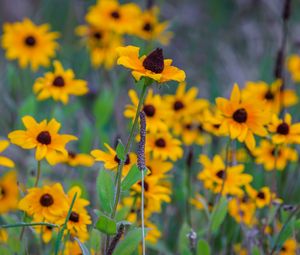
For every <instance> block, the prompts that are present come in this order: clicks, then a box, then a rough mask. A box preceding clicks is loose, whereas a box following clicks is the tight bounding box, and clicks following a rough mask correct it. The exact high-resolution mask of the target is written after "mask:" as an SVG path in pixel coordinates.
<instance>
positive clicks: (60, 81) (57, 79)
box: [52, 75, 65, 87]
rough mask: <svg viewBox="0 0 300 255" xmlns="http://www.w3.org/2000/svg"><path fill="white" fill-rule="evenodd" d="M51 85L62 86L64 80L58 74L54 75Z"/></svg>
mask: <svg viewBox="0 0 300 255" xmlns="http://www.w3.org/2000/svg"><path fill="white" fill-rule="evenodd" d="M52 85H53V86H55V87H63V86H65V80H64V78H63V77H61V76H60V75H59V76H56V77H55V79H54V80H53V82H52Z"/></svg>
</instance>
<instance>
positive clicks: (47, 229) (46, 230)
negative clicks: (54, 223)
mask: <svg viewBox="0 0 300 255" xmlns="http://www.w3.org/2000/svg"><path fill="white" fill-rule="evenodd" d="M33 222H35V220H33ZM48 223H50V222H48ZM34 229H35V231H36V232H37V233H38V234H40V235H41V236H42V239H43V242H44V243H49V242H50V241H51V239H52V236H53V235H54V234H55V233H57V232H58V228H53V227H51V226H37V227H34Z"/></svg>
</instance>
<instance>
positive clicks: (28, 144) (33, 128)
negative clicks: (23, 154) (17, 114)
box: [8, 116, 77, 165]
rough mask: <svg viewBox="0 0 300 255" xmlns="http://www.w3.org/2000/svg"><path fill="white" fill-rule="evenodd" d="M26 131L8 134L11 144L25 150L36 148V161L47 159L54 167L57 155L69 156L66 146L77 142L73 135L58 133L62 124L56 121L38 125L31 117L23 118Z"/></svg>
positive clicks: (45, 121)
mask: <svg viewBox="0 0 300 255" xmlns="http://www.w3.org/2000/svg"><path fill="white" fill-rule="evenodd" d="M22 122H23V124H24V126H25V128H26V130H25V131H24V130H16V131H13V132H11V133H9V134H8V138H9V139H10V141H11V143H13V144H16V145H18V146H20V147H22V148H23V149H34V148H36V152H35V158H36V160H42V159H43V158H46V159H47V161H48V162H49V163H50V164H51V165H53V164H55V163H56V159H57V153H62V154H65V155H67V154H68V152H67V150H66V149H65V145H66V144H67V143H68V142H69V141H72V140H77V138H76V137H75V136H73V135H60V134H58V131H59V129H60V126H61V124H60V123H58V122H57V121H56V120H55V119H52V120H51V121H49V122H48V123H47V120H43V121H41V122H40V123H37V122H36V120H35V119H34V118H33V117H31V116H25V117H23V118H22Z"/></svg>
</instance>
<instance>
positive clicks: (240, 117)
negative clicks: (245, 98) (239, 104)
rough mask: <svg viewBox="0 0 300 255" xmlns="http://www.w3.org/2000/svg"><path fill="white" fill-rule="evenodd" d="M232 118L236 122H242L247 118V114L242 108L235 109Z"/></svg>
mask: <svg viewBox="0 0 300 255" xmlns="http://www.w3.org/2000/svg"><path fill="white" fill-rule="evenodd" d="M232 117H233V119H234V120H235V121H236V122H238V123H244V122H246V120H247V117H248V114H247V112H246V110H245V109H244V108H241V109H238V110H236V111H235V112H234V113H233V115H232Z"/></svg>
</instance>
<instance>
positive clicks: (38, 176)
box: [34, 160, 41, 187]
mask: <svg viewBox="0 0 300 255" xmlns="http://www.w3.org/2000/svg"><path fill="white" fill-rule="evenodd" d="M40 177H41V161H40V160H38V161H37V173H36V179H35V183H34V187H37V186H38V184H39V180H40Z"/></svg>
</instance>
